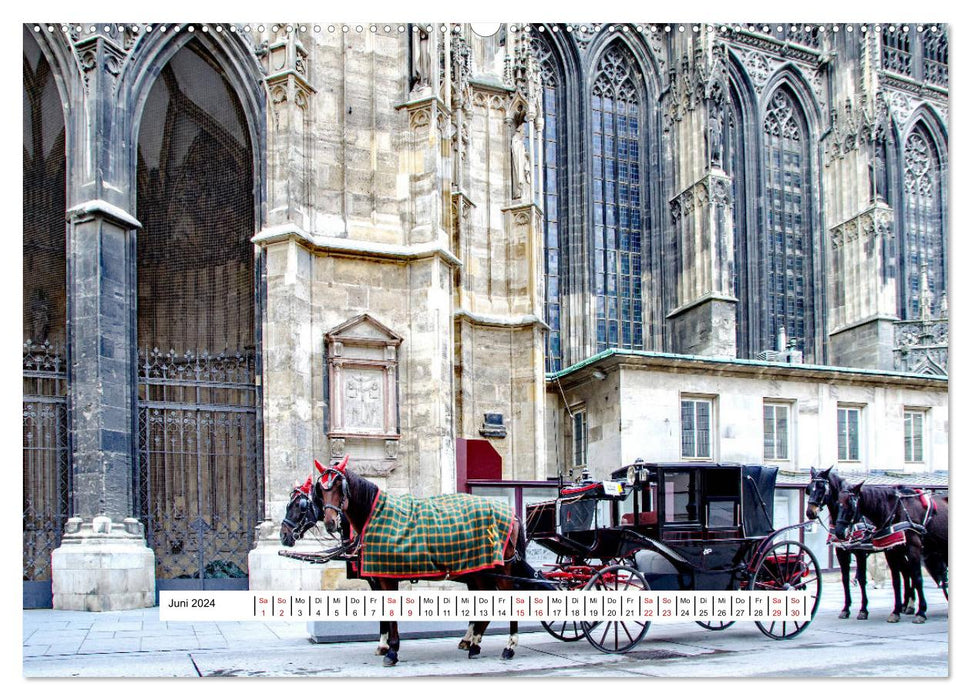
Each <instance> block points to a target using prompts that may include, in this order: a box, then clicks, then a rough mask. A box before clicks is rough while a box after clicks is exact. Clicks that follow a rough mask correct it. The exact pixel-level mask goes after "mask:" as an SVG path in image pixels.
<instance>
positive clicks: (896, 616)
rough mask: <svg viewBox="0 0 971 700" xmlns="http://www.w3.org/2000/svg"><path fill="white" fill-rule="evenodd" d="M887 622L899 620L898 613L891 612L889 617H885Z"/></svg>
mask: <svg viewBox="0 0 971 700" xmlns="http://www.w3.org/2000/svg"><path fill="white" fill-rule="evenodd" d="M887 622H900V615H898V614H897V613H891V614H890V617H888V618H887Z"/></svg>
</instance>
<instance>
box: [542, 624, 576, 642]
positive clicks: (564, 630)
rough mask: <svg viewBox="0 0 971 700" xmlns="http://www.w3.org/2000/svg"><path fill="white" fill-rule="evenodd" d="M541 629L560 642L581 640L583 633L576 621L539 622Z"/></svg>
mask: <svg viewBox="0 0 971 700" xmlns="http://www.w3.org/2000/svg"><path fill="white" fill-rule="evenodd" d="M539 624H541V625H542V626H543V629H544V630H546V631H547V632H549V633H550V634H551V635H552V636H553V637H555V638H556V639H559V640H560V641H561V642H575V641H577V640H579V639H583V637H584V634H585V632H584V631H583V626H582V625H581V624H580V622H579V621H578V620H552V621H550V622H547V621H546V620H540V623H539Z"/></svg>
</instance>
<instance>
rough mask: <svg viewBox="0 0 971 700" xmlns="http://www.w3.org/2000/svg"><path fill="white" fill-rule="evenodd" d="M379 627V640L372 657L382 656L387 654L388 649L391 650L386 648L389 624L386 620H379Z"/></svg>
mask: <svg viewBox="0 0 971 700" xmlns="http://www.w3.org/2000/svg"><path fill="white" fill-rule="evenodd" d="M379 625H380V629H381V638H380V639H379V640H378V648H377V649H375V650H374V655H375V656H384V655H385V654H387V653H388V649H390V648H391V647H389V646H388V634H389V633H390V631H391V627H390V625H391V623H390V622H388V621H387V620H381V622H380V623H379Z"/></svg>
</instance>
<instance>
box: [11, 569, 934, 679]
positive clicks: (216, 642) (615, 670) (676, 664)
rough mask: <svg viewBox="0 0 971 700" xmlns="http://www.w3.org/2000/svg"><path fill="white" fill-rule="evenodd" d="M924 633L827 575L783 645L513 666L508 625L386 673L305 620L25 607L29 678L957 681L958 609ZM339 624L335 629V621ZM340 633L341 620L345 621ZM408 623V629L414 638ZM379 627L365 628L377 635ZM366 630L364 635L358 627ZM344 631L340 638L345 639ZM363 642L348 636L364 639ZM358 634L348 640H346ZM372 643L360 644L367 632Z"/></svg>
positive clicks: (406, 644)
mask: <svg viewBox="0 0 971 700" xmlns="http://www.w3.org/2000/svg"><path fill="white" fill-rule="evenodd" d="M928 599H929V602H930V607H929V616H928V620H927V623H926V624H924V625H915V624H912V623H911V622H910V619H911V618H904V620H903V621H901V622H900V623H898V624H888V623H887V622H886V621H885V619H886V616H887V613H888V612H889V610H890V607H891V601H892V591H891V590H890V589H889V587H884V588H880V589H875V590H872V591H871V592H870V611H871V612H870V619H869V620H866V621H858V620H856V619H854V618H855V610H854V616H853V617H852V618H851V619H849V620H838V619H837V612H838V610H839V608H840V607H841V605H842V593H841V590H840V586H839V584H838V582H837V581H836V579H835V578H834V577H833V576H832V575H831V574H827V577H826V581H825V584H824V588H823V601H822V603H821V605H820V609H819V611H818V612H817V614H816V617H815V619H814V621H813V624H812V625H811V626H810V627H809V628H808V629H807V630H806V631H805V632H804V633H803V634H802V635H800V636H798V637H796V638H795V639H790V640H783V641H774V640H771V639H769V638H767V637H765V636H763V635H762V634H761V633H760V632H759V631H758V629H757V628H756V627H755V625H754V624H752V623H739V624H736V625H734V626H733V627H731V628H729V629H727V630H724V631H721V632H713V631H708V630H704V629H702V628H700V627H698V626H697V625H694V624H693V623H675V624H666V625H660V624H655V625H654V626H652V627H651V629H650V630H649V631H648V633H647V636H646V637H645V638H644V640H643V641H642V642H641V643H640V645H639V646H638V647H637V648H636V649H635V650H633V651H631V652H629V653H627V654H624V655H607V654H602V653H600V652H598V651H596V650H595V649H593V647H591V646H590V645H589V644H587V643H586V642H585V641H582V640H581V641H579V642H575V643H565V642H560V641H557V640H555V639H553V638H552V637H550V636H549V635H547V634H546V633H545V632H528V633H524V634H522V635H520V640H519V647H518V649H517V653H516V656H515V658H514V659H513V660H511V661H505V662H504V661H501V660H500V659H499V654H500V652H501V650H502V647H503V646H504V643H505V634H506V627H505V625H504V624H499V623H497V624H496V625H494V627H495V628H496V632H497V633H498V634H495V635H492V636H489V637H487V638H486V640H485V642H484V643H483V645H482V646H483V656H482V657H480V658H479V659H476V660H472V661H470V660H468V659H467V658H466V657H465V653H464V652H461V651H458V650H457V649H456V642H457V638H456V637H455V636H453V635H451V634H449V635H448V636H439V637H437V638H425V639H405V640H404V641H403V642H402V647H401V661H400V663H399V664H398V666H397V667H395V668H391V669H388V668H384V667H383V666H382V663H381V658H380V657H378V656H375V655H374V653H373V652H374V648H375V646H376V637H377V627H376V625H373V624H372V625H371V627H373V628H374V629H373V633H374V634H373V636H374V638H375V641H368V642H360V641H355V642H340V643H324V644H313V643H311V642H310V639H309V636H310V635H309V630H308V626H307V623H305V622H258V621H253V622H248V621H247V622H191V623H190V622H163V621H160V620H159V609H158V608H149V609H144V610H134V611H125V612H108V613H87V612H68V611H54V610H25V611H23V675H24V676H26V677H98V678H106V677H127V678H144V677H165V676H169V677H171V676H183V677H190V676H248V677H301V676H302V677H306V676H329V677H343V678H405V677H435V678H441V677H450V676H466V675H473V676H480V677H489V676H494V677H502V678H514V677H521V678H570V677H619V678H623V677H627V678H638V677H640V678H646V677H664V678H704V677H721V678H726V677H727V678H739V677H749V678H758V677H779V676H783V677H792V676H797V677H803V678H805V677H816V676H835V677H844V678H847V677H859V676H867V677H897V676H904V677H946V676H948V674H949V643H948V642H949V636H948V628H949V624H948V607H947V602H946V601H945V600H944V597H943V595H942V594H941V592H940V591H939V590H936V589H930V590H928ZM328 624H330V623H328ZM334 624H335V625H337V624H338V623H334ZM406 627H407V626H406V625H402V633H403V634H404V633H405V632H406ZM368 629H369V628H365V631H366V630H368ZM357 632H358V633H359V632H360V630H357ZM341 634H342V633H341V629H340V628H339V627H335V628H334V635H333V637H335V638H339V637H341ZM354 636H356V635H352V634H348V637H351V638H353V637H354ZM345 638H347V637H345ZM357 638H358V639H360V638H361V637H360V636H357Z"/></svg>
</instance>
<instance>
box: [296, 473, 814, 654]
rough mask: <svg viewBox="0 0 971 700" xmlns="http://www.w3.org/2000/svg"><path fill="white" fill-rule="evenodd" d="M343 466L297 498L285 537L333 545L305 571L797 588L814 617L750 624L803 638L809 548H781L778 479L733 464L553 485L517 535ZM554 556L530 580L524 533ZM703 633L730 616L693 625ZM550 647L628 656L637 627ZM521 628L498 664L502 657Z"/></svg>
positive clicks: (787, 543)
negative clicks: (322, 531)
mask: <svg viewBox="0 0 971 700" xmlns="http://www.w3.org/2000/svg"><path fill="white" fill-rule="evenodd" d="M346 461H347V460H346V459H345V461H344V462H343V463H341V464H339V465H334V466H331V467H326V468H325V467H322V466H320V465H319V464H318V465H317V468H318V472H319V474H318V475H317V476H316V478H313V479H308V480H307V482H306V483H305V484H304V485H303V486H302V487H298V488H295V489H294V491H293V494H292V496H291V499H290V503H289V505H288V508H287V514H286V517H285V518H284V520H283V525H282V528H281V536H280V537H281V541H282V543H283V544H284V545H286V546H288V547H290V546H293V544H294V543H295V540H296V539H298V538H300V537H302V536H303V535H304V533H306V532H307V531H308V530H309V529H310V528H312V527H313V526H314V525H316V524H317V522H321V521H322V522H324V524H325V526H326V529H327V531H328V532H330V533H332V534H336V533H338V532H342V533H343V537H342V542H341V544H340V545H339V546H337V547H334V548H332V549H330V550H328V551H326V552H322V553H321V554H319V555H315V554H290V553H287V552H281V554H283V555H286V556H294V557H296V558H301V559H304V560H307V561H317V562H322V561H327V560H331V559H335V558H341V559H344V560H346V561H347V562H348V572H349V575H351V576H357V577H361V578H365V579H367V580H368V581H369V583H370V584H371V586H372V588H374V589H376V590H394V589H395V588H397V584H398V582H399V581H401V580H408V579H412V580H415V579H445V578H448V579H452V580H455V581H459V582H461V583H465V584H467V585H468V587H469V589H470V590H496V589H499V590H512V589H520V590H529V589H532V590H543V589H546V590H577V589H585V590H612V591H627V590H632V589H643V590H648V589H653V590H664V591H738V590H755V591H759V590H761V591H770V592H785V591H803V592H805V594H806V595H807V596H808V598H809V602H808V609H809V610H810V613H809V615H808V617H807V618H805V619H803V620H801V621H792V620H786V621H766V622H762V621H759V622H756V624H757V625H758V627H759V629H760V630H761V631H762V632H763V633H764V634H766V635H767V636H769V637H773V638H776V639H785V638H790V637H794V636H795V635H797V634H799V633H800V632H802V631H803V630H804V629H805V628H806V627H807V626H808V625H809V623H810V622H811V620H812V617H813V616H814V615H815V613H816V609H817V607H818V605H819V599H820V593H821V578H820V571H819V564H818V562H817V561H816V558H815V557H814V556H813V554H812V552H811V551H810V550H809V549H808V548H807V547H806V546H805V545H803V544H801V543H800V542H799V541H798V540H797V539H791V538H787V537H788V536H789V535H791V534H792V533H793V531H794V530H796V529H797V528H799V527H802V525H804V524H798V525H792V526H789V527H786V528H782V529H778V530H777V529H773V517H772V512H773V499H774V491H775V480H776V469H775V468H774V467H762V466H755V465H740V464H699V463H681V464H647V463H643V462H638V463H635V464H633V465H631V466H629V467H626V468H623V469H620V470H618V471H616V472H614V473H613V474H612V475H611V476H612V478H611V479H610V480H607V481H593V480H590V479H588V478H581V480H580V481H579V482H577V483H574V484H561V485H560V488H559V495H558V497H557V498H556V499H555V500H551V501H546V502H543V503H537V504H532V505H530V506H527V517H526V527H525V528H523V527H522V526H521V524H520V523H519V521H518V520H517V519H516V518H515V517H514V516H513V514H512V510H511V508H509V507H508V505H506V504H505V503H503V502H501V501H498V500H495V499H489V498H484V497H477V496H470V495H465V494H451V495H446V496H440V497H434V498H431V499H414V498H411V497H410V496H403V497H394V496H388V495H386V494H384V493H383V492H382V491H381V490H380V489H379V488H378V487H377V486H376V485H374V484H372V483H371V482H369V481H367V480H366V479H364V478H362V477H360V476H359V475H357V474H355V473H354V472H353V471H351V470H349V469H347V467H346ZM527 536H528V537H529V538H530V539H532V540H533V541H535V542H536V543H538V544H540V545H542V546H543V547H545V548H547V549H548V550H550V551H551V552H553V553H554V554H556V555H557V563H556V564H555V565H550V566H546V567H544V568H543V569H542V570H541V571H538V572H537V571H535V570H534V569H533V568H532V567H531V566H530V565H529V564H528V563H527V562H526V561H525V548H526V537H527ZM698 624H700V625H702V626H703V627H705V628H707V629H711V630H722V629H726V628H727V627H729V626H731V625H732V621H731V620H727V619H719V620H710V621H699V623H698ZM487 625H488V622H487V621H483V622H473V623H470V625H469V630H468V632H467V634H466V636H465V637H464V638H463V640H462V641H461V642H460V643H459V648H462V649H468V650H469V655H470V657H471V656H475V655H477V654H478V653H479V643H480V641H481V639H482V635H483V633H484V631H485V627H486V626H487ZM543 626H544V628H545V629H546V630H547V631H548V632H549V633H550V634H552V635H553V636H554V637H556V638H558V639H562V640H565V641H575V640H578V639H582V638H586V639H587V640H588V641H589V642H590V643H591V644H592V645H593V646H594V647H596V648H597V649H600V650H601V651H605V652H610V653H620V652H625V651H628V650H630V649H633V648H634V646H636V645H637V643H638V642H640V640H641V639H642V638H643V637H644V635H645V634H646V632H647V629H648V627H649V626H650V622H649V621H647V620H642V619H637V620H615V619H611V620H603V621H595V620H594V621H591V620H581V621H577V622H573V621H556V620H551V621H546V622H544V623H543ZM517 638H518V635H517V623H516V622H515V621H513V622H511V623H510V637H509V641H508V643H507V644H506V647H505V649H504V650H503V658H512V656H513V654H514V649H515V646H516V644H517ZM398 648H399V639H398V632H397V623H396V622H393V621H389V622H382V623H381V641H380V643H379V647H378V651H379V653H381V654H384V655H385V663H386V664H387V665H392V664H394V663H396V662H397V658H398V657H397V651H398Z"/></svg>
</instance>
